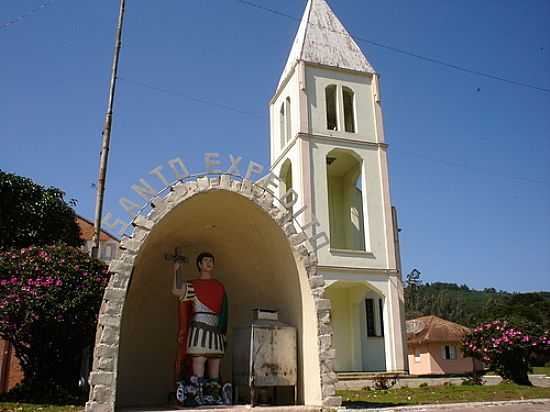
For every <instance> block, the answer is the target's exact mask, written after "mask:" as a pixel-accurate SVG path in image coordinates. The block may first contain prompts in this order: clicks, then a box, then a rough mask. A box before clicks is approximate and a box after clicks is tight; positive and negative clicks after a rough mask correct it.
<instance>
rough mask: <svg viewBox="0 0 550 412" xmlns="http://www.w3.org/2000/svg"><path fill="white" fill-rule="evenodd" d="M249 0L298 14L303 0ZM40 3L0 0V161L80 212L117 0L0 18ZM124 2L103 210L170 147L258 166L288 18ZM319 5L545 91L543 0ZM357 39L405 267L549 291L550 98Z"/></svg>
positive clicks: (223, 5) (187, 0)
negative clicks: (375, 99)
mask: <svg viewBox="0 0 550 412" xmlns="http://www.w3.org/2000/svg"><path fill="white" fill-rule="evenodd" d="M254 1H255V2H257V3H258V4H261V5H263V6H266V7H271V8H273V9H276V10H279V11H281V12H282V13H286V14H289V15H292V16H296V17H300V16H301V14H302V12H303V9H304V7H305V3H306V2H305V0H303V1H302V0H300V1H298V0H278V1H274V0H269V1H268V0H254ZM42 3H43V1H42V0H2V7H1V8H0V53H1V56H2V57H1V60H0V62H1V63H0V97H1V99H0V139H1V140H0V141H1V142H2V149H0V168H2V169H3V170H6V171H10V172H14V173H17V174H21V175H24V176H28V177H30V178H32V179H34V180H35V181H37V182H39V183H41V184H43V185H53V186H57V187H60V188H62V189H63V190H64V191H66V193H67V197H68V198H75V199H77V200H78V207H77V211H78V212H79V213H80V214H82V215H84V216H87V217H89V218H91V217H92V216H93V213H94V200H95V189H93V188H92V186H91V184H92V183H95V181H96V178H97V167H98V154H99V146H100V135H101V128H102V123H103V117H104V112H105V108H106V95H107V85H108V80H109V71H110V64H111V58H112V48H113V37H114V25H115V20H116V15H117V12H118V10H117V6H118V4H117V3H118V2H117V1H114V0H110V1H107V0H96V1H93V2H91V1H74V0H73V1H69V0H55V1H52V2H51V3H50V4H49V6H48V7H45V8H43V9H41V10H39V11H37V12H36V13H34V14H31V15H29V16H28V17H26V18H23V19H21V20H20V21H19V22H17V23H16V24H12V25H9V26H5V23H6V22H9V21H11V20H13V19H16V18H17V17H19V16H22V15H25V14H27V13H28V12H29V11H31V10H33V9H34V8H36V7H39V6H40V5H41V4H42ZM127 3H128V4H127V16H126V18H127V20H126V27H125V32H124V46H123V50H122V57H121V66H120V76H121V77H122V80H121V81H120V83H119V88H118V91H117V93H118V94H117V98H116V106H115V119H114V126H113V133H112V146H111V157H110V164H109V174H108V188H107V192H106V206H105V208H106V210H109V211H112V212H113V213H115V214H117V215H121V216H122V215H123V214H124V212H123V211H122V209H121V208H120V207H119V206H118V205H117V201H118V198H120V197H121V196H124V195H128V194H130V193H131V192H130V185H131V184H133V183H134V182H135V181H136V180H138V179H139V178H140V177H142V176H145V175H146V174H147V172H148V171H149V170H150V169H152V168H153V167H155V166H157V165H159V164H166V161H167V160H168V159H171V158H173V157H175V156H181V157H182V158H183V159H184V160H185V161H186V162H187V163H189V164H190V166H191V168H192V169H194V170H201V169H202V167H201V166H200V162H201V157H202V153H204V152H208V151H215V152H221V153H235V154H239V155H242V156H244V158H246V159H252V160H256V161H259V162H260V163H263V164H265V165H267V164H268V163H269V162H268V155H269V146H268V142H269V140H268V139H269V137H268V116H267V102H268V100H269V98H270V97H271V95H272V93H273V92H274V89H275V86H276V83H277V81H278V78H279V75H280V73H281V71H282V69H283V67H284V64H285V61H286V57H287V54H288V51H289V49H290V45H291V42H292V40H293V38H294V35H295V32H296V30H297V27H298V22H297V21H294V20H292V19H288V18H285V17H281V16H277V15H275V14H272V13H268V12H266V11H262V10H259V9H257V8H252V7H249V6H246V5H243V4H242V3H239V2H238V1H235V0H178V1H176V0H158V1H155V2H153V1H146V0H128V2H127ZM330 5H331V6H332V8H333V9H334V11H335V12H336V14H337V15H338V16H339V18H340V19H341V21H342V22H343V23H344V25H345V26H346V28H347V29H348V30H349V31H350V32H351V33H352V34H353V35H355V36H358V37H361V38H364V39H368V40H372V41H375V42H379V43H383V44H386V45H390V46H393V47H397V48H400V49H404V50H407V51H410V52H413V53H417V54H420V55H425V56H429V57H432V58H436V59H440V60H444V61H446V62H449V63H451V64H456V65H460V66H464V67H467V68H471V69H474V70H478V71H482V72H487V73H491V74H494V75H497V76H500V77H504V78H508V79H511V80H517V81H520V82H525V83H530V84H533V85H537V86H539V87H542V88H546V89H550V25H548V21H549V20H550V2H548V1H546V0H528V1H523V2H518V1H511V0H484V1H483V2H479V1H474V0H464V1H460V2H455V1H450V0H416V1H407V0H392V1H371V0H363V1H357V0H338V1H336V0H333V1H331V2H330ZM359 45H360V47H361V48H362V49H363V51H364V52H365V54H366V56H367V58H368V59H369V61H370V62H371V64H372V65H373V66H374V67H375V68H376V70H377V71H378V72H379V73H381V76H382V93H383V108H384V116H385V128H386V138H387V141H388V143H389V144H390V152H389V153H390V173H391V183H392V200H393V203H394V204H395V205H396V206H397V207H398V209H399V216H400V225H401V227H402V229H403V231H402V232H401V241H402V259H403V265H404V271H405V272H408V271H410V270H411V269H412V268H415V267H416V268H418V269H419V270H420V271H421V272H422V273H423V276H424V279H425V280H427V281H436V280H438V281H447V282H456V283H466V284H468V285H469V286H471V287H475V288H485V287H495V288H497V289H504V290H510V291H528V290H550V230H549V229H550V93H545V92H541V91H537V90H533V89H529V88H524V87H518V86H515V85H511V84H508V83H505V82H500V81H495V80H491V79H487V78H483V77H479V76H476V75H473V74H468V73H463V72H458V71H455V70H452V69H450V68H447V67H443V66H438V65H434V64H432V63H428V62H426V61H422V60H419V59H414V58H411V57H407V56H403V55H401V54H398V53H395V52H393V51H390V50H388V49H384V48H380V47H376V46H374V45H372V44H369V43H367V42H364V41H359ZM143 85H147V86H148V87H144V86H143ZM163 90H168V91H169V92H168V93H167V92H164V91H163ZM202 101H206V102H210V104H205V103H202ZM215 104H219V105H221V106H223V105H225V106H230V107H232V108H236V109H239V110H240V112H236V111H232V110H227V109H224V108H223V107H220V106H217V105H215Z"/></svg>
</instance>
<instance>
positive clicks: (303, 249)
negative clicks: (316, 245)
mask: <svg viewBox="0 0 550 412" xmlns="http://www.w3.org/2000/svg"><path fill="white" fill-rule="evenodd" d="M296 252H298V254H299V255H300V256H302V257H304V258H307V257H308V255H309V250H307V247H305V246H304V245H303V244H301V245H299V246H298V247H297V248H296Z"/></svg>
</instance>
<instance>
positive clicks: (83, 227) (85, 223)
mask: <svg viewBox="0 0 550 412" xmlns="http://www.w3.org/2000/svg"><path fill="white" fill-rule="evenodd" d="M76 223H78V226H79V227H80V238H81V239H82V240H92V238H93V237H94V224H93V223H92V222H91V221H89V220H88V219H86V218H84V217H82V216H79V215H76ZM99 240H100V241H106V240H114V241H115V242H118V241H119V240H118V239H117V238H116V237H114V236H113V235H111V234H110V233H109V232H106V231H105V230H101V232H100V234H99Z"/></svg>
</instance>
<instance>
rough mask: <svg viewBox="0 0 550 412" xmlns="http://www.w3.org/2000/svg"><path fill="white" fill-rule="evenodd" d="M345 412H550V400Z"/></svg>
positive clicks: (348, 410)
mask: <svg viewBox="0 0 550 412" xmlns="http://www.w3.org/2000/svg"><path fill="white" fill-rule="evenodd" d="M343 411H344V412H390V411H391V412H438V411H441V412H443V411H444V412H478V411H482V412H485V411H486V412H519V411H520V412H549V411H550V399H537V400H530V401H510V402H473V403H468V404H456V403H455V404H449V405H424V406H400V407H396V408H370V409H344V410H343Z"/></svg>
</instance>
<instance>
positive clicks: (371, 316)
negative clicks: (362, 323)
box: [365, 299, 376, 336]
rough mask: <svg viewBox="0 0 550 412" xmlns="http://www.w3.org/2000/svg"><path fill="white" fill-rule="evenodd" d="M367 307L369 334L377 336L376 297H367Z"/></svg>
mask: <svg viewBox="0 0 550 412" xmlns="http://www.w3.org/2000/svg"><path fill="white" fill-rule="evenodd" d="M365 309H366V313H367V336H376V327H375V323H374V299H365Z"/></svg>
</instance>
